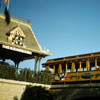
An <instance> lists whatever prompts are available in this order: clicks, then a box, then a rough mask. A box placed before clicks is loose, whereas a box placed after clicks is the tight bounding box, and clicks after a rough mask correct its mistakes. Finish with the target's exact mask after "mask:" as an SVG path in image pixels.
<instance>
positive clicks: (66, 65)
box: [65, 63, 68, 72]
mask: <svg viewBox="0 0 100 100" xmlns="http://www.w3.org/2000/svg"><path fill="white" fill-rule="evenodd" d="M67 69H68V64H67V63H66V69H65V72H67Z"/></svg>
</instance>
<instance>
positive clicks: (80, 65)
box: [79, 61, 82, 71]
mask: <svg viewBox="0 0 100 100" xmlns="http://www.w3.org/2000/svg"><path fill="white" fill-rule="evenodd" d="M81 67H82V63H81V61H80V62H79V71H81Z"/></svg>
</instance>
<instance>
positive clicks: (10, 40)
mask: <svg viewBox="0 0 100 100" xmlns="http://www.w3.org/2000/svg"><path fill="white" fill-rule="evenodd" d="M10 21H11V22H10V24H9V25H7V24H6V22H5V16H4V15H2V14H0V59H2V60H3V61H5V60H6V59H10V60H12V61H14V63H15V65H16V66H17V67H18V64H19V63H20V62H21V61H23V60H27V59H35V65H34V66H35V67H34V70H35V71H36V70H37V63H38V62H39V65H40V61H41V59H42V58H43V57H45V56H49V55H50V54H49V52H46V51H43V50H42V48H41V46H40V44H39V43H38V41H37V39H36V37H35V35H34V32H33V31H32V28H31V25H30V23H29V22H28V21H27V20H22V19H20V18H18V17H16V18H11V19H10Z"/></svg>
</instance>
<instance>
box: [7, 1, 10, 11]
mask: <svg viewBox="0 0 100 100" xmlns="http://www.w3.org/2000/svg"><path fill="white" fill-rule="evenodd" d="M9 3H10V0H8V5H7V10H8V9H9Z"/></svg>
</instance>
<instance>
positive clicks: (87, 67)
mask: <svg viewBox="0 0 100 100" xmlns="http://www.w3.org/2000/svg"><path fill="white" fill-rule="evenodd" d="M86 71H90V61H89V60H87V61H86Z"/></svg>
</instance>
